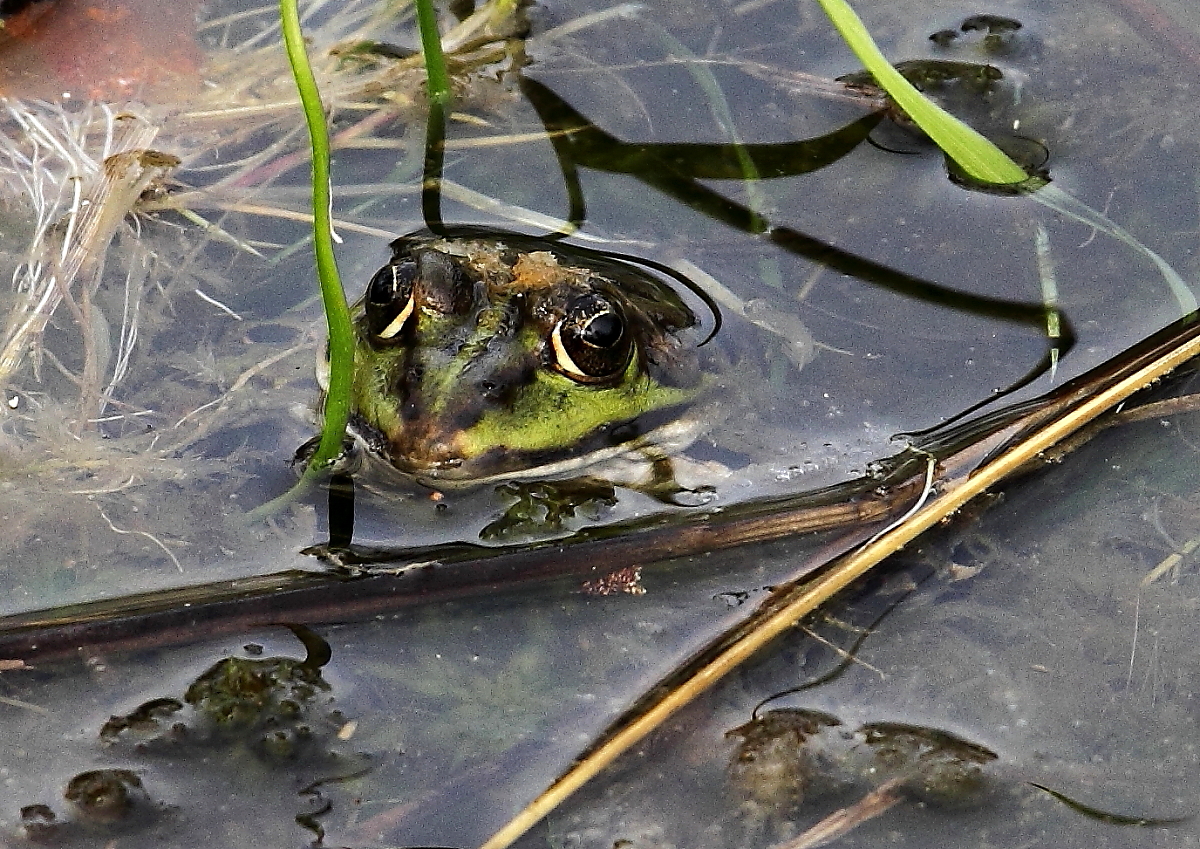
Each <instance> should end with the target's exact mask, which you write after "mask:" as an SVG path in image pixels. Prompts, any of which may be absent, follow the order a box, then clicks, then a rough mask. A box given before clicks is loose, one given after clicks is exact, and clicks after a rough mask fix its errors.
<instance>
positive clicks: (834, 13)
mask: <svg viewBox="0 0 1200 849" xmlns="http://www.w3.org/2000/svg"><path fill="white" fill-rule="evenodd" d="M817 2H818V3H820V4H821V8H822V9H824V10H825V14H826V15H828V16H829V19H830V20H831V21H833V25H834V27H836V28H837V31H838V32H839V33H840V34H841V36H842V39H843V40H844V41H845V42H846V44H847V45H849V47H850V49H851V50H853V51H854V55H855V56H857V57H858V60H859V61H860V62H862V63H863V67H864V68H866V69H867V70H868V71H870V72H871V75H872V76H874V77H875V81H876V82H878V83H879V85H881V86H882V87H883V88H884V90H885V91H887V93H888V95H889V96H890V97H891V98H892V100H894V101H895V102H896V104H897V105H898V106H899V107H900V108H901V109H903V110H904V111H905V112H906V113H907V114H908V116H909V117H910V118H912V119H913V121H915V122H916V124H917V126H918V127H920V128H921V129H922V130H924V131H925V134H926V135H927V136H929V138H931V139H933V141H934V143H935V144H936V145H937V146H938V147H940V148H941V149H942V152H944V153H945V154H946V155H947V156H949V157H950V158H951V159H953V160H954V161H955V162H957V163H958V165H959V167H961V168H962V170H963V171H964V172H965V173H966V174H967V176H969V177H971V178H973V179H975V180H978V181H979V182H981V183H988V184H992V185H1003V184H1009V183H1020V182H1023V181H1024V180H1026V179H1027V178H1028V176H1029V175H1028V174H1026V173H1025V170H1024V169H1023V168H1021V166H1020V165H1018V164H1017V163H1015V162H1013V161H1012V159H1010V158H1009V156H1008V154H1006V153H1005V152H1004V151H1002V150H1000V148H998V147H996V145H994V144H992V142H990V141H988V140H987V139H986V138H984V137H983V136H982V135H980V134H979V133H977V132H976V131H975V130H973V129H971V128H970V127H968V126H967V125H966V124H964V123H963V122H962V121H960V120H958V119H957V118H955V117H954V116H953V115H951V114H950V113H949V112H947V111H946V110H944V109H942V108H941V107H940V106H938V105H937V104H935V103H933V102H932V101H931V100H929V99H928V98H926V97H925V95H923V94H921V92H919V91H917V90H916V89H915V88H914V87H913V85H912V83H910V82H909V81H908V80H906V79H905V78H904V77H903V76H901V74H900V72H899V71H897V70H896V69H895V68H893V67H892V65H891V63H889V62H888V60H887V59H885V58H884V56H883V54H882V53H881V52H880V51H879V48H878V47H877V46H876V44H875V41H874V39H872V38H871V34H870V33H869V32H867V28H866V27H865V26H863V22H862V21H861V20H860V19H859V17H858V15H857V14H856V13H855V11H854V10H853V9H852V8H850V5H849V4H848V3H846V2H845V0H817Z"/></svg>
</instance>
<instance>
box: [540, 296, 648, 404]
mask: <svg viewBox="0 0 1200 849" xmlns="http://www.w3.org/2000/svg"><path fill="white" fill-rule="evenodd" d="M550 345H551V347H552V348H553V349H554V367H555V368H556V369H557V370H558V371H560V372H562V373H563V374H565V375H566V376H567V377H569V378H571V379H572V380H577V381H579V382H580V383H602V382H605V381H610V380H613V379H615V378H617V377H619V376H620V375H621V374H622V373H624V371H625V369H626V367H627V366H628V365H629V359H630V357H631V356H633V337H632V335H631V334H630V333H629V332H628V327H627V322H626V321H625V314H624V313H623V312H622V311H621V308H620V306H619V305H618V304H616V303H614V302H612V301H610V300H608V299H607V298H605V297H603V296H601V295H597V294H591V295H583V296H582V297H579V298H576V299H575V300H573V301H571V302H570V303H569V304H568V305H567V312H566V315H565V316H563V318H562V319H561V320H560V321H559V322H558V324H556V325H555V326H554V330H553V331H552V332H551V334H550Z"/></svg>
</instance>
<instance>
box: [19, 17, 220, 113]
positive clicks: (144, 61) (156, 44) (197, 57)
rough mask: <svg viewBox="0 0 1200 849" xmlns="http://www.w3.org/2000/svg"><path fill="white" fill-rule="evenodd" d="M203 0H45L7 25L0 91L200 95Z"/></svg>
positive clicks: (51, 94) (52, 94) (143, 97)
mask: <svg viewBox="0 0 1200 849" xmlns="http://www.w3.org/2000/svg"><path fill="white" fill-rule="evenodd" d="M199 5H200V0H42V2H38V3H34V4H32V5H31V6H29V7H28V9H27V10H25V11H23V12H22V13H21V14H19V15H15V16H13V17H11V18H9V19H8V20H7V21H5V26H4V34H5V35H6V36H7V37H6V38H5V39H4V40H3V43H0V52H2V54H3V55H2V56H0V92H2V93H3V94H5V95H15V96H18V97H20V96H27V97H43V98H54V99H57V98H59V97H62V96H63V95H69V96H70V97H71V98H74V99H84V98H99V99H105V100H124V99H138V100H162V99H171V98H172V97H175V96H178V95H180V94H186V93H188V92H191V91H193V90H195V88H196V86H198V85H199V81H200V66H201V63H202V61H203V55H202V53H201V51H200V48H199V46H198V45H197V44H196V39H195V32H196V11H197V9H198V8H199Z"/></svg>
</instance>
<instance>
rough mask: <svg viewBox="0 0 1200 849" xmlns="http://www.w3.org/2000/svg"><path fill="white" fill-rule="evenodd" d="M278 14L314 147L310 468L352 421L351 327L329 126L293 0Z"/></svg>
mask: <svg viewBox="0 0 1200 849" xmlns="http://www.w3.org/2000/svg"><path fill="white" fill-rule="evenodd" d="M279 16H280V21H281V24H282V28H283V43H284V46H285V47H286V49H287V56H288V63H289V64H290V65H291V66H292V75H293V76H294V77H295V79H296V89H297V91H298V92H299V94H300V103H301V106H302V107H303V109H304V119H305V121H306V122H307V124H308V136H309V141H310V144H311V146H312V174H313V178H312V208H313V252H314V253H315V255H316V261H317V277H318V279H319V280H320V282H321V300H322V301H323V303H324V305H325V322H326V324H327V325H328V327H329V389H328V391H327V392H326V395H325V425H324V428H323V429H322V431H321V442H320V445H319V446H318V448H317V452H316V453H315V454H314V455H313V457H312V459H311V460H310V461H309V466H308V467H309V469H310V470H314V469H321V468H323V467H324V466H325V465H327V464H328V463H329V462H331V461H332V460H333V459H334V458H336V457H337V456H338V455H339V454H340V453H341V452H342V442H343V440H344V439H345V436H346V424H347V422H348V421H349V419H350V390H351V382H352V380H353V375H354V328H353V327H352V326H351V323H350V307H349V305H348V304H347V303H346V293H345V292H344V291H343V290H342V282H341V279H340V277H339V276H338V269H337V259H336V257H335V256H334V254H333V190H332V187H331V185H330V181H329V127H328V125H327V123H326V120H325V110H324V108H323V107H322V105H321V93H320V92H319V91H318V90H317V81H316V78H315V77H314V76H313V72H312V66H311V65H310V64H309V62H308V54H307V53H306V52H305V49H304V33H303V32H302V31H301V29H300V13H299V10H298V9H297V2H296V0H279Z"/></svg>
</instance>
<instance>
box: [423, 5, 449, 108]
mask: <svg viewBox="0 0 1200 849" xmlns="http://www.w3.org/2000/svg"><path fill="white" fill-rule="evenodd" d="M416 6H417V28H418V29H419V30H420V31H421V53H422V54H423V55H424V58H425V77H426V80H427V82H426V83H425V91H426V92H427V93H428V95H429V100H430V102H431V103H437V104H441V105H442V106H445V105H446V104H447V103H449V102H450V75H449V74H448V73H447V72H446V57H445V55H443V53H442V36H441V33H439V32H438V25H437V14H436V13H435V12H434V10H433V0H416Z"/></svg>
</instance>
